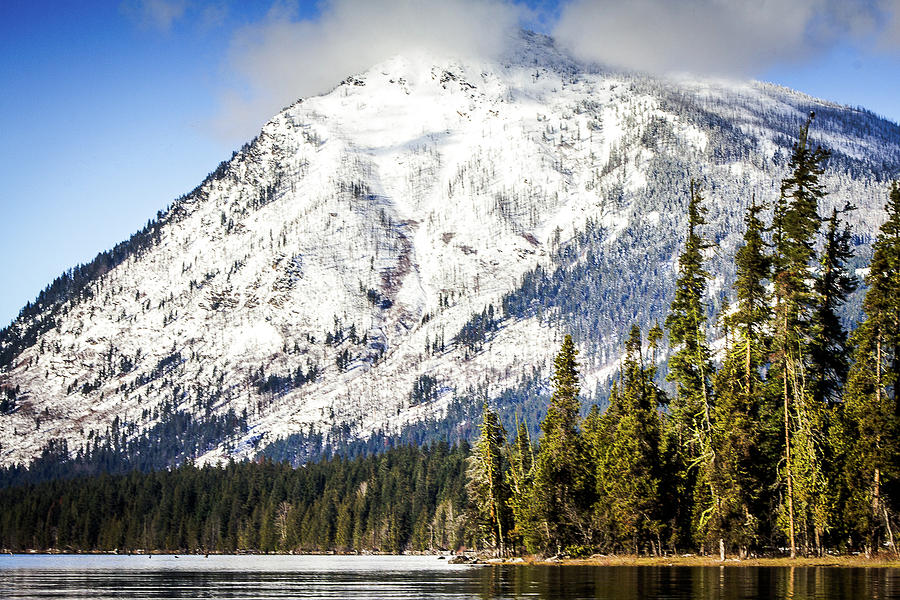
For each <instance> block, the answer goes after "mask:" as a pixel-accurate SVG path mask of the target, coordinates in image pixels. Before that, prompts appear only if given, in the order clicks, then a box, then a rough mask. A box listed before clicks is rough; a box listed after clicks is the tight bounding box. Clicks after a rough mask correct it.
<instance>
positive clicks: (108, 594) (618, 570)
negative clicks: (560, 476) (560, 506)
mask: <svg viewBox="0 0 900 600" xmlns="http://www.w3.org/2000/svg"><path fill="white" fill-rule="evenodd" d="M0 598H4V599H13V598H241V599H258V598H302V599H323V598H349V599H353V600H363V599H368V598H379V599H391V598H394V599H413V598H447V599H449V598H453V599H466V598H472V599H483V600H489V599H490V600H493V599H503V598H534V599H545V598H546V599H550V598H553V599H572V600H574V599H582V598H594V599H597V598H602V599H609V600H637V599H663V598H665V599H669V600H678V599H700V598H715V599H717V600H737V599H743V598H792V599H794V600H806V599H816V600H819V599H830V598H851V599H856V598H859V599H863V598H865V599H871V598H878V599H888V598H900V569H883V568H828V567H795V568H790V567H733V566H728V567H655V566H654V567H646V566H644V567H621V566H615V567H591V566H565V567H563V566H516V565H503V566H497V565H495V566H471V565H449V564H447V561H446V560H439V559H438V558H437V557H435V556H210V557H209V558H204V557H203V556H180V557H175V556H163V555H155V556H152V557H150V556H147V555H134V556H107V555H96V556H94V555H89V556H84V555H82V556H78V555H54V556H48V555H14V556H9V555H6V556H0Z"/></svg>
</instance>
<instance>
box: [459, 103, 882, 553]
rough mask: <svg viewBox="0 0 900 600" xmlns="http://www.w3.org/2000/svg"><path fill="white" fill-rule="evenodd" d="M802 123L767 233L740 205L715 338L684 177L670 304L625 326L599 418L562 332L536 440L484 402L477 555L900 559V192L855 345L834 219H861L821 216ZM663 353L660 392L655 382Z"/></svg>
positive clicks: (477, 454) (695, 207) (816, 151)
mask: <svg viewBox="0 0 900 600" xmlns="http://www.w3.org/2000/svg"><path fill="white" fill-rule="evenodd" d="M812 118H813V115H811V116H810V118H809V120H807V122H806V124H805V125H804V127H803V128H802V129H801V132H800V137H799V141H798V142H797V143H796V144H795V145H794V148H793V153H792V157H791V162H790V169H789V171H790V174H789V175H788V176H787V177H786V178H785V179H784V180H783V181H782V184H781V188H780V189H781V193H780V195H779V197H778V199H777V200H776V202H775V205H774V207H773V209H774V210H773V211H772V214H773V217H772V220H771V223H768V224H766V223H763V222H762V220H761V218H760V213H761V212H762V211H763V210H764V208H765V207H764V206H763V205H762V204H761V203H759V202H757V201H756V200H755V199H754V201H753V202H752V203H751V205H750V207H749V209H748V210H747V213H746V216H745V220H744V222H745V232H744V242H743V244H742V246H741V247H740V248H739V250H738V251H737V253H736V255H735V258H734V261H735V270H736V274H737V277H736V280H735V283H734V286H733V293H732V296H733V300H732V301H731V302H730V303H729V304H728V305H726V306H725V307H724V308H723V309H722V310H721V312H720V314H719V315H718V316H717V319H716V323H715V328H713V327H712V324H711V323H708V322H707V321H708V320H707V318H706V315H707V306H706V305H705V303H704V302H705V300H706V299H707V298H708V295H709V294H708V290H709V284H710V274H709V273H708V272H707V271H706V270H704V263H705V260H706V259H705V257H706V256H707V255H708V254H709V252H708V251H709V250H710V248H711V246H712V245H711V244H710V243H709V242H708V241H707V239H705V238H704V236H703V231H702V230H703V225H704V224H705V221H704V214H705V210H706V209H705V207H704V205H703V202H704V200H703V197H702V191H701V190H700V189H699V187H698V186H697V185H696V184H694V182H691V186H690V202H689V204H688V219H687V222H688V226H687V235H686V238H685V239H684V243H683V247H682V250H681V253H680V256H679V260H678V273H677V281H676V288H675V296H674V299H673V301H672V303H671V307H670V310H669V312H668V315H667V316H666V318H665V322H664V324H662V325H660V324H659V323H655V324H652V326H649V329H647V330H646V331H647V332H646V335H644V334H643V333H642V327H641V326H644V327H646V326H648V325H650V324H634V325H633V327H632V329H631V332H630V335H629V337H628V339H627V341H626V343H625V347H624V357H623V359H622V361H621V366H620V370H619V375H618V377H617V379H616V381H615V382H614V384H613V387H612V390H611V394H610V399H609V406H608V408H606V410H605V411H604V412H602V413H601V411H600V410H599V409H598V407H597V406H593V407H589V409H588V410H587V412H586V415H585V416H582V415H584V414H585V412H584V410H583V409H584V408H587V407H582V406H581V405H580V401H579V379H578V361H577V349H576V347H575V344H574V342H573V341H572V338H571V337H570V336H567V337H566V339H565V342H564V343H563V345H562V348H561V350H560V351H559V354H558V355H557V357H556V359H555V363H554V368H555V372H554V375H553V379H552V383H553V395H552V398H551V401H550V406H549V408H548V411H547V415H546V417H545V418H544V420H543V422H542V424H541V437H540V440H539V444H538V445H536V446H535V445H534V444H533V441H532V440H531V439H530V436H529V432H528V429H527V428H526V427H525V426H524V423H519V424H518V426H517V427H516V431H515V432H514V435H515V438H514V439H513V441H512V442H511V443H509V442H508V441H507V432H506V431H505V429H504V427H503V426H502V424H501V422H500V419H499V417H498V414H497V413H496V412H495V411H494V410H492V409H491V408H490V407H489V406H485V409H484V413H483V415H484V416H483V422H482V425H481V433H480V436H479V438H478V439H477V442H476V443H475V444H474V447H473V454H472V457H471V459H470V464H469V468H468V469H469V470H468V480H469V493H470V497H471V500H472V506H473V508H472V510H473V512H472V515H473V519H474V522H475V526H476V527H477V529H478V531H479V532H480V534H479V536H478V537H479V539H480V540H481V543H482V544H483V545H484V546H485V547H487V548H491V549H492V550H493V551H495V552H497V553H499V554H501V555H505V554H510V553H513V554H515V553H520V552H522V551H525V552H529V553H540V554H544V555H554V554H555V555H569V556H577V555H584V554H591V553H594V552H604V553H630V554H654V555H658V554H661V553H668V552H680V551H690V552H698V551H699V552H700V553H701V554H708V553H714V554H718V555H720V556H721V557H722V558H723V559H724V557H725V556H726V555H734V554H736V555H737V556H739V557H747V556H750V555H751V554H758V553H760V552H763V553H768V554H782V553H783V554H788V555H790V557H792V558H793V557H796V556H798V555H801V554H802V555H805V556H811V555H817V556H822V555H824V554H825V553H826V552H827V551H839V552H853V551H860V552H863V553H865V555H866V556H871V555H872V554H873V553H876V552H878V551H880V550H887V551H890V552H892V553H894V554H897V553H898V550H897V546H896V543H895V537H894V535H895V531H896V529H897V524H896V514H897V512H896V511H897V504H896V502H897V498H898V495H897V494H898V491H900V489H898V477H897V475H898V471H897V469H898V466H900V461H898V459H900V448H898V443H900V406H898V398H897V395H896V385H897V376H898V374H900V293H898V290H900V186H898V184H897V183H896V182H895V183H894V184H893V185H892V186H891V189H890V193H889V197H888V200H887V204H886V213H887V215H886V217H887V218H886V221H885V222H884V224H883V225H882V226H881V229H880V232H879V234H878V237H877V240H876V242H875V244H874V246H873V256H872V259H871V262H870V264H869V267H868V269H867V274H866V275H865V284H866V286H867V289H866V293H865V300H864V302H863V308H864V311H865V318H864V319H863V320H862V321H861V322H860V323H859V324H858V326H857V327H856V329H855V330H854V331H853V332H852V334H851V333H849V332H848V331H847V329H846V327H845V326H844V324H843V323H842V321H841V318H840V308H841V306H842V305H843V304H844V303H845V302H846V301H847V298H848V296H849V295H850V294H851V293H852V292H853V291H854V290H855V289H856V288H857V287H858V286H859V285H860V281H858V279H857V277H856V274H855V273H854V272H853V271H852V270H851V269H850V268H849V267H848V263H849V261H850V260H851V258H852V256H851V250H850V249H851V244H850V240H851V232H850V229H849V227H848V226H847V225H846V224H845V223H844V222H843V220H842V217H843V216H844V215H845V214H846V213H847V212H849V211H851V210H853V207H852V206H850V205H847V206H845V207H844V208H843V209H842V210H837V209H834V210H832V212H831V214H830V215H827V216H824V217H822V216H820V215H819V212H818V211H819V210H820V207H821V200H822V198H823V197H824V196H825V194H826V193H827V191H826V190H825V189H824V187H823V186H822V185H821V184H820V182H819V176H820V175H821V174H822V173H823V171H824V169H823V163H824V161H825V160H826V159H827V158H828V152H827V151H826V150H825V149H823V148H821V147H815V148H813V147H811V146H810V145H809V144H807V133H808V130H809V126H810V124H811V121H812ZM713 331H718V332H720V334H724V335H719V336H717V337H715V338H714V337H713V335H712V334H713ZM666 342H667V344H668V353H667V355H666V356H663V354H662V344H663V343H666ZM664 359H665V360H666V361H667V363H666V364H667V371H668V373H667V375H666V377H665V379H666V380H667V381H668V382H669V384H670V386H669V387H668V388H667V389H668V392H667V390H666V389H664V388H663V386H662V385H661V384H662V382H660V381H659V377H658V376H657V369H658V366H660V364H661V363H662V362H663V360H664Z"/></svg>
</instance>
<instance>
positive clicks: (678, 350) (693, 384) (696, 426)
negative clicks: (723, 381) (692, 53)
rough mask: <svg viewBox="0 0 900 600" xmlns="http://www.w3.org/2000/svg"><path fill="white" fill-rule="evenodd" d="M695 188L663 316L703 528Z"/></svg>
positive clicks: (675, 409)
mask: <svg viewBox="0 0 900 600" xmlns="http://www.w3.org/2000/svg"><path fill="white" fill-rule="evenodd" d="M705 214H706V208H705V207H704V206H703V197H702V196H701V193H700V187H699V186H698V185H697V184H696V183H695V182H694V181H693V180H691V184H690V201H689V202H688V215H687V216H688V231H687V238H686V240H685V244H684V249H683V250H682V252H681V255H680V256H679V257H678V278H677V280H676V282H675V298H674V300H673V301H672V307H671V311H670V312H669V316H668V317H666V328H667V329H668V330H669V345H670V347H671V348H672V349H673V350H674V353H673V354H672V356H671V357H670V358H669V375H668V379H669V380H671V381H674V382H675V383H676V387H677V390H676V392H677V393H676V396H675V399H674V401H673V403H672V420H673V424H674V427H675V432H676V435H677V438H678V440H679V446H680V447H681V448H682V450H683V461H684V465H685V477H686V479H687V481H686V485H687V489H688V493H689V494H690V497H692V499H693V509H692V511H691V513H692V514H691V529H692V531H694V532H697V533H700V534H701V535H703V534H702V533H701V532H704V531H705V529H706V525H707V522H708V520H709V517H710V511H711V510H712V509H713V507H714V506H715V504H716V503H717V502H718V499H717V495H718V492H717V491H716V490H715V489H714V487H713V485H712V483H713V482H712V479H711V476H710V470H711V469H712V468H713V464H714V462H715V454H714V450H713V447H712V438H711V436H712V417H713V414H712V413H713V399H712V386H711V377H712V375H713V366H712V360H711V355H710V350H709V344H708V342H707V339H706V304H705V303H704V302H703V298H704V296H705V295H706V289H707V281H708V280H709V273H707V272H706V270H704V268H703V263H704V259H703V251H704V250H705V249H706V248H707V247H708V244H707V243H706V242H705V241H704V239H703V238H702V236H701V235H700V231H699V229H700V227H702V226H703V225H705V224H706V220H705V219H704V215H705Z"/></svg>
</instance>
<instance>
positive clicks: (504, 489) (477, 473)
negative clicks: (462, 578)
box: [466, 402, 509, 556]
mask: <svg viewBox="0 0 900 600" xmlns="http://www.w3.org/2000/svg"><path fill="white" fill-rule="evenodd" d="M482 417H483V418H482V422H481V435H479V436H478V441H477V442H476V443H475V446H474V447H473V448H472V453H471V454H470V456H469V465H468V469H467V471H466V475H467V478H468V490H469V498H470V499H471V501H472V505H473V510H474V514H475V517H476V518H475V522H476V523H477V524H478V526H479V527H480V528H481V530H482V532H483V537H484V538H485V539H487V540H490V543H491V546H492V547H493V548H494V550H495V551H498V552H499V553H500V555H501V556H503V555H505V552H506V538H507V534H508V531H509V526H508V520H509V519H508V516H507V515H508V512H509V509H508V504H507V502H508V500H509V488H508V486H507V482H506V474H505V472H504V464H503V462H504V461H503V446H504V444H505V442H506V431H505V430H504V429H503V425H502V424H501V423H500V417H499V416H498V415H497V413H496V412H495V411H493V410H492V409H491V407H490V406H488V404H487V402H485V404H484V409H483V412H482Z"/></svg>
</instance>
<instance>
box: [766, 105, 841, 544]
mask: <svg viewBox="0 0 900 600" xmlns="http://www.w3.org/2000/svg"><path fill="white" fill-rule="evenodd" d="M814 116H815V115H814V114H813V113H810V115H809V118H808V119H807V121H806V123H805V124H804V125H803V127H801V129H800V138H799V140H798V141H797V143H796V144H794V149H793V153H792V155H791V160H790V163H789V169H790V171H791V174H790V175H789V176H788V177H787V178H785V179H784V180H783V181H782V185H781V195H780V197H779V200H778V204H777V205H776V207H775V218H774V236H773V237H774V240H773V241H774V245H775V253H774V257H773V258H774V260H773V278H774V282H775V326H774V330H775V340H774V343H775V350H776V359H775V361H774V362H775V364H774V365H773V367H774V369H773V370H774V371H775V373H774V377H772V376H770V381H772V382H775V383H776V384H777V385H779V387H780V396H781V399H782V405H783V415H784V458H785V460H784V467H783V472H784V475H783V479H784V482H785V488H786V489H785V494H784V502H783V504H782V511H781V512H782V521H783V523H782V524H783V529H784V530H785V533H786V534H787V536H788V541H789V543H790V547H791V556H792V557H793V556H796V554H797V535H798V533H800V534H802V541H803V543H804V547H805V548H806V549H807V550H808V549H809V546H810V541H811V539H812V541H813V542H814V544H815V547H816V549H817V551H821V536H822V534H823V532H824V530H825V527H826V525H827V510H826V509H827V502H826V498H825V480H824V473H823V469H822V460H821V458H822V451H823V446H824V438H823V434H822V432H823V427H824V415H825V411H824V406H822V405H817V404H816V403H815V401H814V396H813V393H814V389H812V387H811V386H810V385H809V384H810V379H809V377H810V372H809V368H808V367H809V365H810V352H809V349H810V345H811V336H810V331H811V325H810V323H811V320H812V316H813V311H814V308H815V305H816V294H815V289H814V287H813V285H812V283H811V282H812V280H813V279H814V277H813V273H812V271H811V267H812V265H813V261H814V258H815V240H816V234H817V233H818V231H819V226H820V224H821V218H820V217H819V214H818V206H819V202H820V200H821V199H822V198H823V197H824V196H825V189H824V187H823V186H822V184H821V183H820V182H819V176H821V175H822V173H824V167H823V163H824V162H825V160H826V159H827V158H828V156H829V153H828V151H826V150H824V149H822V148H821V147H818V146H817V147H816V148H815V149H813V148H811V147H810V144H809V140H808V135H809V127H810V124H811V123H812V120H813V118H814ZM810 529H811V530H812V534H813V535H812V536H810V535H809V533H810Z"/></svg>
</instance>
